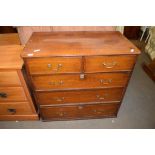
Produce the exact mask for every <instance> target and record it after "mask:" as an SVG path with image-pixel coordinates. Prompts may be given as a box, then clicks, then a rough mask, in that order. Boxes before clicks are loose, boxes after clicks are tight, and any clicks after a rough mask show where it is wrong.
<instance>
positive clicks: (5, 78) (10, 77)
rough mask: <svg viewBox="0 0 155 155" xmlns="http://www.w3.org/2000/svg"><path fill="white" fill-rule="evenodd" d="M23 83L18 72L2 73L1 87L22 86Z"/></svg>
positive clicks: (0, 75) (0, 77) (0, 74)
mask: <svg viewBox="0 0 155 155" xmlns="http://www.w3.org/2000/svg"><path fill="white" fill-rule="evenodd" d="M20 85H21V82H20V79H19V77H18V74H17V72H16V71H8V72H0V86H20Z"/></svg>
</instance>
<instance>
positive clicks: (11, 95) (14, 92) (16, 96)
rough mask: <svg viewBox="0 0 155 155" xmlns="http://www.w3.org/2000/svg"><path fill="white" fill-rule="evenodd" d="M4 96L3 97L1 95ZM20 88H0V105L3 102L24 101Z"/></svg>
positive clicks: (24, 97) (23, 94)
mask: <svg viewBox="0 0 155 155" xmlns="http://www.w3.org/2000/svg"><path fill="white" fill-rule="evenodd" d="M1 94H5V96H3V95H1ZM26 100H27V98H26V95H25V92H24V89H23V88H22V87H0V103H1V102H4V101H26Z"/></svg>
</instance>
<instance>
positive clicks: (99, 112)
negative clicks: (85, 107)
mask: <svg viewBox="0 0 155 155" xmlns="http://www.w3.org/2000/svg"><path fill="white" fill-rule="evenodd" d="M93 112H94V113H97V114H101V113H104V112H105V110H99V111H98V110H96V109H94V110H93Z"/></svg>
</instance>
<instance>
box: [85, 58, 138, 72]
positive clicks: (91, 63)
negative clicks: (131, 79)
mask: <svg viewBox="0 0 155 155" xmlns="http://www.w3.org/2000/svg"><path fill="white" fill-rule="evenodd" d="M135 60H136V56H96V57H86V60H85V61H86V63H85V64H86V65H85V72H86V73H94V72H117V71H131V70H132V68H133V66H134V63H135Z"/></svg>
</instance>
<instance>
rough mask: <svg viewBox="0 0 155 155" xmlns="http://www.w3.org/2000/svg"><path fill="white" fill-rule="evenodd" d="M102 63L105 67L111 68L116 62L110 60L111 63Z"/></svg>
mask: <svg viewBox="0 0 155 155" xmlns="http://www.w3.org/2000/svg"><path fill="white" fill-rule="evenodd" d="M102 65H103V66H105V67H106V68H113V67H115V66H116V65H117V63H116V62H111V63H105V62H103V63H102Z"/></svg>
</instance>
